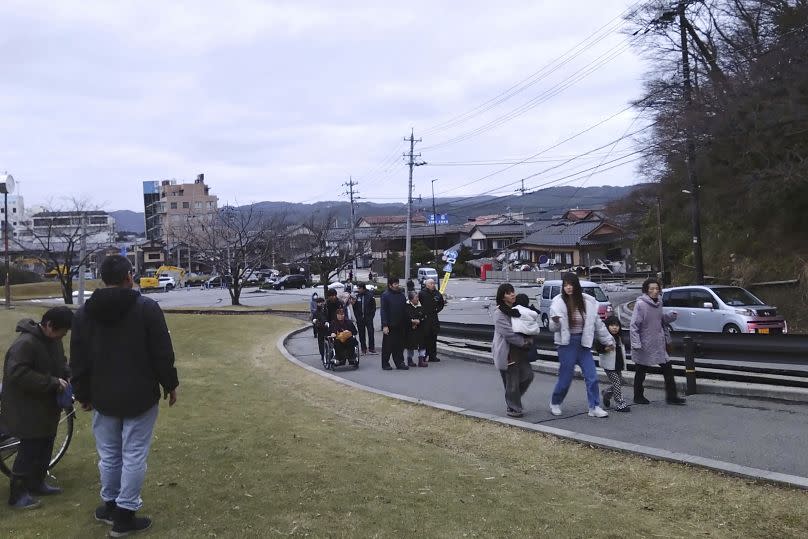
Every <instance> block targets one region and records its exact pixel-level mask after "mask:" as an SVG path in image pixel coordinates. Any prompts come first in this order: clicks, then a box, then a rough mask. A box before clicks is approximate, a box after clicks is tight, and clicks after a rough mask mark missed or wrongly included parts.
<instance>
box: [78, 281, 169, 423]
mask: <svg viewBox="0 0 808 539" xmlns="http://www.w3.org/2000/svg"><path fill="white" fill-rule="evenodd" d="M70 368H71V369H72V371H73V378H72V383H73V392H74V394H75V396H76V400H78V401H79V402H82V403H90V404H92V405H93V408H95V409H96V410H98V411H99V412H100V413H102V414H104V415H109V416H113V417H136V416H139V415H140V414H142V413H144V412H146V411H147V410H148V409H150V408H151V407H152V406H154V405H155V404H157V402H159V400H160V386H162V387H163V389H164V390H165V391H172V390H173V389H175V388H176V387H177V386H178V385H179V381H178V380H177V369H175V368H174V348H173V346H172V344H171V336H170V335H169V332H168V327H167V326H166V321H165V317H164V316H163V311H162V310H161V309H160V306H159V305H158V304H157V302H155V301H154V300H152V299H149V298H146V297H143V296H142V295H141V294H140V292H138V291H136V290H131V289H128V288H117V287H110V288H101V289H98V290H96V291H95V292H93V295H92V297H90V299H89V300H87V303H86V304H85V305H84V307H82V308H81V309H79V310H78V312H77V313H76V316H75V317H74V318H73V330H72V333H71V336H70Z"/></svg>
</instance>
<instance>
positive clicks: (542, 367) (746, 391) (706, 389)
mask: <svg viewBox="0 0 808 539" xmlns="http://www.w3.org/2000/svg"><path fill="white" fill-rule="evenodd" d="M438 350H441V351H443V352H445V353H447V354H450V355H451V356H453V357H456V358H458V359H462V360H464V361H475V362H477V363H487V364H493V363H494V361H493V359H491V354H490V353H488V352H481V351H477V350H471V349H468V350H462V349H458V348H455V347H451V346H448V345H446V344H441V343H438ZM531 366H532V367H533V370H534V371H535V372H539V373H542V374H552V375H558V363H557V362H555V361H543V360H539V361H535V362H533V363H531ZM597 370H598V381H599V382H603V383H609V379H608V378H607V377H606V373H605V372H604V371H603V369H602V368H600V367H597ZM574 376H575V378H577V379H581V378H582V376H581V372H580V370H579V368H578V367H576V368H575V375H574ZM623 380H624V381H625V382H626V385H628V386H629V387H630V386H631V385H632V384H633V382H634V372H633V371H629V370H624V371H623ZM644 385H645V387H652V388H654V389H664V388H665V380H664V379H663V378H662V375H661V374H648V375H646V377H645V384H644ZM696 386H697V394H699V395H724V396H729V397H752V398H758V399H772V400H781V401H789V402H796V403H808V390H806V389H803V388H798V387H783V386H775V385H767V384H752V383H748V382H727V381H723V380H710V379H699V380H697V381H696ZM676 388H677V390H678V391H679V392H680V393H681V394H683V395H684V394H685V390H686V389H687V382H686V381H685V380H682V379H681V378H680V377H677V380H676Z"/></svg>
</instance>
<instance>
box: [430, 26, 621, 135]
mask: <svg viewBox="0 0 808 539" xmlns="http://www.w3.org/2000/svg"><path fill="white" fill-rule="evenodd" d="M635 39H637V38H629V39H627V40H625V41H624V42H622V43H620V44H618V45H616V46H614V47H612V48H611V49H609V50H608V51H606V52H605V53H603V54H601V55H600V56H598V57H597V58H595V59H594V60H592V61H591V62H590V63H588V64H586V65H585V66H584V67H582V68H581V69H579V70H578V71H576V72H574V73H573V74H572V75H570V76H569V77H567V78H565V79H563V80H562V81H560V82H558V83H557V84H555V85H554V86H551V87H550V88H548V89H547V90H545V91H544V92H542V93H541V94H539V95H538V96H536V97H534V98H532V99H530V100H528V101H527V102H525V103H523V104H522V105H520V106H519V107H517V108H516V109H514V110H512V111H510V112H508V113H506V114H504V115H502V116H499V117H498V118H495V119H493V120H491V121H489V122H487V123H485V124H483V125H481V126H479V127H477V128H475V129H473V130H471V131H468V132H466V133H463V134H460V135H458V136H456V137H454V138H450V139H448V140H445V141H443V142H438V143H436V144H432V145H431V146H425V147H424V148H423V149H424V150H434V149H437V148H442V147H445V146H450V145H453V144H457V143H459V142H463V141H465V140H468V139H470V138H472V137H475V136H477V135H480V134H482V133H485V132H486V131H490V130H491V129H494V128H496V127H499V126H501V125H503V124H505V123H507V122H509V121H511V120H513V119H515V118H518V117H519V116H522V115H523V114H525V113H526V112H528V111H529V110H532V109H533V108H535V107H537V106H539V105H541V104H542V103H545V102H546V101H549V100H550V99H552V98H553V97H555V96H556V95H558V94H560V93H561V92H563V91H564V90H566V89H567V88H569V87H571V86H573V85H574V84H576V83H577V82H579V81H581V80H583V79H584V78H586V77H588V76H589V75H591V74H592V73H594V72H595V71H597V70H598V69H600V68H601V67H603V66H604V65H606V64H607V63H609V62H610V61H612V60H614V59H615V58H617V57H618V56H620V55H621V54H623V53H624V52H625V51H627V50H629V49H630V48H631V45H632V41H633V40H635Z"/></svg>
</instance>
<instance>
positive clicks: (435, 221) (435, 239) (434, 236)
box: [432, 178, 438, 266]
mask: <svg viewBox="0 0 808 539" xmlns="http://www.w3.org/2000/svg"><path fill="white" fill-rule="evenodd" d="M436 181H438V179H437V178H435V179H434V180H432V246H433V248H434V249H435V265H436V266H437V265H438V212H437V211H435V182H436Z"/></svg>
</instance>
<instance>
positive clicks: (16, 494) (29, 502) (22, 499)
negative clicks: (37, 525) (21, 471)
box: [8, 474, 40, 509]
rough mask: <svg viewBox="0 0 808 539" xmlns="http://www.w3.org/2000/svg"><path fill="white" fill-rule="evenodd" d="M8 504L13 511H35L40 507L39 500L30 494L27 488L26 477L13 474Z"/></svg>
mask: <svg viewBox="0 0 808 539" xmlns="http://www.w3.org/2000/svg"><path fill="white" fill-rule="evenodd" d="M9 487H10V488H9V495H8V504H9V505H10V506H11V508H12V509H35V508H37V507H39V505H40V503H39V500H37V499H36V498H34V497H33V496H31V495H30V494H29V493H28V489H26V488H25V477H23V476H21V475H16V474H11V484H10V485H9Z"/></svg>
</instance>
